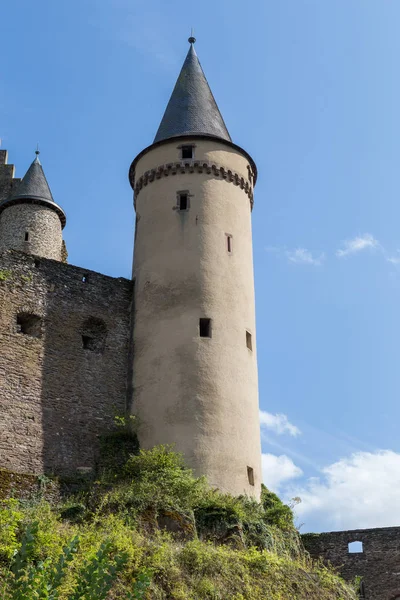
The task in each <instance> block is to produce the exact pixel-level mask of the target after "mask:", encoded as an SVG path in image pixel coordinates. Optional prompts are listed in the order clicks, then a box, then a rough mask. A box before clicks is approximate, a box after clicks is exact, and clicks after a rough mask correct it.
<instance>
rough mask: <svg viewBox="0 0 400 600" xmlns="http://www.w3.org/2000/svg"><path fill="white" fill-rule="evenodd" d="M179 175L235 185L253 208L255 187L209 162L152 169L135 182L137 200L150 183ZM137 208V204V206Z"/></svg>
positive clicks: (240, 176) (234, 173) (192, 162)
mask: <svg viewBox="0 0 400 600" xmlns="http://www.w3.org/2000/svg"><path fill="white" fill-rule="evenodd" d="M177 173H206V174H207V175H213V176H214V177H217V178H219V177H220V178H221V179H225V180H226V181H228V182H230V183H233V184H234V185H236V186H240V188H241V189H242V190H244V192H245V193H246V194H247V196H248V197H249V199H250V206H251V208H253V204H254V195H253V187H252V185H251V183H250V182H249V181H248V180H247V179H245V178H244V177H243V176H242V175H240V174H239V173H236V172H235V171H232V170H231V169H227V168H226V167H224V166H222V165H219V164H217V163H215V162H211V161H207V160H201V161H200V160H193V161H192V160H188V161H177V162H171V163H166V164H163V165H159V166H158V167H155V168H154V169H150V170H148V171H146V172H145V173H143V175H141V176H140V177H139V178H138V180H137V181H135V186H134V190H135V200H136V198H137V196H138V195H139V193H140V190H141V189H143V187H146V186H147V185H148V184H149V183H152V182H153V181H154V180H155V179H161V178H162V177H168V176H170V175H176V174H177ZM135 208H136V204H135Z"/></svg>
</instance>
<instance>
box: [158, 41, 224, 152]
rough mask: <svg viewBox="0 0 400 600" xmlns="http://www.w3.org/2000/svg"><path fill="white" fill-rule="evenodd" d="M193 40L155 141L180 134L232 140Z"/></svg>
mask: <svg viewBox="0 0 400 600" xmlns="http://www.w3.org/2000/svg"><path fill="white" fill-rule="evenodd" d="M194 41H195V39H194V38H189V42H190V48H189V52H188V54H187V56H186V60H185V62H184V63H183V67H182V70H181V72H180V75H179V77H178V79H177V82H176V84H175V88H174V91H173V92H172V95H171V98H170V100H169V102H168V105H167V108H166V110H165V113H164V116H163V118H162V120H161V123H160V127H159V128H158V131H157V134H156V137H155V138H154V143H155V142H160V141H161V140H166V139H168V138H171V137H176V136H181V135H193V134H194V135H210V136H213V137H217V138H221V139H223V140H227V141H229V142H230V141H231V136H230V135H229V132H228V130H227V128H226V125H225V123H224V120H223V118H222V115H221V113H220V112H219V108H218V106H217V103H216V102H215V99H214V96H213V94H212V92H211V89H210V86H209V85H208V82H207V79H206V77H205V75H204V72H203V69H202V68H201V65H200V62H199V59H198V57H197V54H196V51H195V49H194V46H193V43H194Z"/></svg>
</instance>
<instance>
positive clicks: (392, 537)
mask: <svg viewBox="0 0 400 600" xmlns="http://www.w3.org/2000/svg"><path fill="white" fill-rule="evenodd" d="M383 509H384V507H383ZM302 537H303V542H304V545H305V547H306V549H307V550H308V552H310V554H311V556H313V557H314V558H318V557H321V558H322V559H323V560H324V562H326V563H331V564H332V565H333V566H335V567H337V568H338V569H339V572H340V574H341V576H342V577H343V578H344V579H345V580H346V581H349V582H353V581H354V579H355V577H361V579H362V581H363V584H364V596H362V598H364V599H365V600H399V599H400V527H384V528H380V529H358V530H354V531H335V532H332V533H321V534H306V535H304V536H302ZM352 542H362V552H358V553H349V544H351V543H352Z"/></svg>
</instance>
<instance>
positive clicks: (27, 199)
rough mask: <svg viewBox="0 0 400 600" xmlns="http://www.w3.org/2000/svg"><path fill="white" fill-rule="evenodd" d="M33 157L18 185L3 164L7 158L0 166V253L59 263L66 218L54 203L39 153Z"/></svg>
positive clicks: (10, 170) (9, 170)
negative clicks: (8, 252)
mask: <svg viewBox="0 0 400 600" xmlns="http://www.w3.org/2000/svg"><path fill="white" fill-rule="evenodd" d="M36 154H37V156H36V158H35V160H34V161H33V163H32V164H31V166H30V167H29V169H28V171H27V172H26V175H25V176H24V177H23V178H22V180H21V181H19V180H17V181H16V180H15V179H13V174H14V169H13V166H12V165H7V164H6V162H5V160H6V154H4V162H3V164H0V174H2V176H0V188H1V189H2V190H3V193H1V189H0V252H4V251H6V250H19V251H21V252H25V253H27V254H34V255H36V256H41V257H43V258H52V259H54V260H61V259H62V229H63V227H64V226H65V222H66V218H65V214H64V211H63V210H62V208H60V207H59V206H58V205H57V204H56V203H55V202H54V199H53V196H52V193H51V191H50V188H49V185H48V183H47V180H46V177H45V175H44V172H43V168H42V165H41V164H40V161H39V156H38V154H39V152H37V153H36ZM9 167H12V168H11V169H10V168H9ZM2 196H3V199H2Z"/></svg>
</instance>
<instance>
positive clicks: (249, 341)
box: [246, 331, 253, 350]
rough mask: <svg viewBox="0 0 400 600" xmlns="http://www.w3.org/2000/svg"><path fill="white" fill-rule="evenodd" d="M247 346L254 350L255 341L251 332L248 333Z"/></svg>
mask: <svg viewBox="0 0 400 600" xmlns="http://www.w3.org/2000/svg"><path fill="white" fill-rule="evenodd" d="M246 346H247V347H248V349H249V350H253V340H252V336H251V333H250V331H246Z"/></svg>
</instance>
